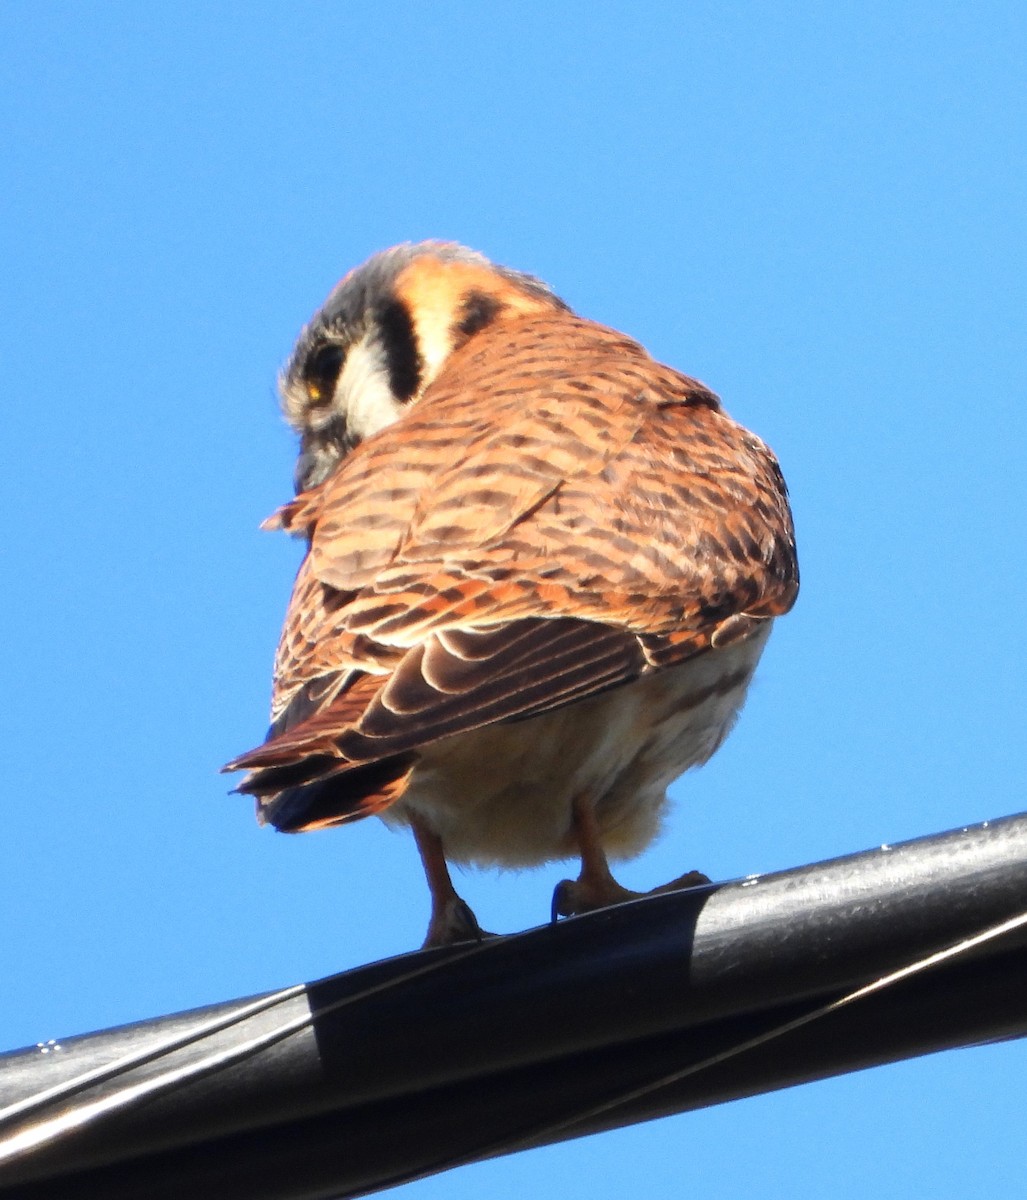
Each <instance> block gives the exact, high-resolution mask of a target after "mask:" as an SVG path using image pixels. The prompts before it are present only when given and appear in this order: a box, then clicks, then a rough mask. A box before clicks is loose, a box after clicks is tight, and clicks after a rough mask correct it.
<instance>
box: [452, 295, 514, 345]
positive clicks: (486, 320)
mask: <svg viewBox="0 0 1027 1200" xmlns="http://www.w3.org/2000/svg"><path fill="white" fill-rule="evenodd" d="M502 310H503V302H502V300H497V299H496V297H495V296H490V295H489V294H488V292H468V293H467V295H466V296H465V297H464V301H463V304H462V305H461V306H460V317H459V320H457V322H456V324H455V325H454V326H453V332H454V333H455V334H456V339H455V340H456V341H457V342H464V341H466V340H467V338H469V337H471V335H472V334H475V333H477V332H478V331H479V330H480V329H484V328H485V326H486V325H491V324H492V322H493V321H494V320H495V319H496V317H498V316H499V314H500V312H502Z"/></svg>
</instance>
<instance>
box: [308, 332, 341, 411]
mask: <svg viewBox="0 0 1027 1200" xmlns="http://www.w3.org/2000/svg"><path fill="white" fill-rule="evenodd" d="M345 360H346V352H345V350H343V348H342V347H341V346H339V345H337V344H336V343H334V342H328V343H325V344H323V345H321V346H319V347H318V348H317V349H316V350H314V351H312V352H311V354H310V355H309V357H308V358H307V361H306V362H305V363H304V365H303V379H304V382H305V383H306V385H307V392H308V394H309V395H310V399H311V400H312V401H313V403H314V404H317V405H328V404H331V402H332V397H333V396H334V395H335V385H336V384H337V383H338V382H339V372H340V371H341V370H342V364H343V363H344V362H345Z"/></svg>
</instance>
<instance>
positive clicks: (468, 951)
mask: <svg viewBox="0 0 1027 1200" xmlns="http://www.w3.org/2000/svg"><path fill="white" fill-rule="evenodd" d="M1025 1033H1027V814H1022V815H1020V816H1016V817H1006V818H1003V819H1001V820H998V821H993V822H986V823H985V824H984V825H980V826H975V827H973V828H969V829H964V830H957V831H954V832H952V833H948V834H943V835H939V836H936V837H929V838H923V839H919V840H917V841H914V842H907V843H905V844H903V845H898V846H894V847H887V848H886V847H882V848H880V849H877V850H873V851H869V852H866V853H863V854H856V855H852V856H849V857H846V858H841V859H836V860H833V861H831V862H827V863H821V864H816V865H813V866H808V867H802V868H798V869H796V870H792V871H785V872H781V873H778V874H774V875H766V876H760V877H758V878H753V879H748V880H741V881H737V882H734V883H728V884H723V885H711V886H710V887H706V888H701V889H695V890H692V891H689V892H681V893H677V894H671V895H666V896H659V897H652V898H648V899H645V900H640V901H635V902H632V903H629V904H624V905H620V906H618V907H616V908H613V909H607V910H604V911H602V912H599V913H594V914H591V915H590V916H587V917H577V918H574V919H573V920H570V921H566V922H563V923H561V924H560V925H556V926H548V927H544V928H541V929H536V930H531V931H529V932H527V933H524V934H519V935H516V936H512V937H505V938H496V939H490V940H488V941H485V942H483V943H482V944H481V945H471V946H466V947H457V948H450V949H446V950H438V951H430V952H421V953H416V954H411V955H406V956H404V957H402V958H397V959H391V960H388V961H385V962H379V963H374V964H371V965H370V966H367V967H362V968H359V969H358V970H354V971H348V972H345V973H343V974H341V975H336V976H332V977H331V978H328V979H324V980H321V981H319V982H317V983H312V984H308V985H305V986H297V987H293V988H287V989H284V990H283V991H280V992H275V993H270V994H268V995H266V996H261V997H256V998H254V999H250V1000H241V1001H234V1002H230V1003H227V1004H220V1005H215V1006H213V1007H211V1008H206V1009H202V1010H197V1011H194V1012H190V1013H183V1014H179V1015H176V1016H170V1017H164V1018H160V1019H157V1020H152V1021H144V1022H141V1023H139V1024H137V1025H131V1026H125V1027H123V1028H120V1029H113V1030H108V1031H105V1032H102V1033H94V1034H87V1035H85V1036H82V1037H75V1038H71V1039H68V1040H66V1041H63V1042H61V1043H60V1049H59V1050H58V1049H56V1048H54V1046H48V1047H44V1048H42V1049H41V1048H39V1047H36V1048H33V1049H29V1050H23V1051H19V1052H15V1053H12V1054H7V1055H2V1056H0V1197H15V1196H16V1197H18V1198H19V1200H21V1198H24V1200H33V1198H35V1197H43V1196H48V1197H52V1196H54V1195H58V1194H59V1195H60V1196H61V1197H62V1198H63V1200H81V1198H84V1197H92V1196H100V1195H102V1196H104V1197H105V1198H107V1200H121V1198H126V1200H127V1198H128V1197H133V1198H134V1197H138V1196H141V1195H145V1196H147V1197H148V1198H152V1200H161V1198H165V1197H166V1198H170V1197H180V1196H181V1195H183V1194H185V1193H187V1192H189V1191H190V1190H192V1191H194V1192H195V1193H196V1194H198V1195H217V1196H218V1197H224V1198H226V1200H232V1198H233V1197H240V1198H242V1197H245V1198H246V1200H301V1198H302V1200H318V1198H325V1200H327V1198H329V1197H347V1196H356V1195H362V1194H364V1193H367V1192H371V1191H375V1190H378V1189H380V1188H384V1187H389V1186H393V1185H395V1184H397V1183H400V1182H403V1181H404V1180H409V1179H413V1178H416V1177H418V1176H421V1175H424V1174H429V1173H431V1172H433V1171H439V1170H444V1169H446V1168H448V1167H450V1166H454V1165H456V1164H458V1163H462V1162H468V1161H473V1160H475V1159H480V1158H484V1157H489V1156H492V1155H497V1154H503V1153H508V1152H511V1151H513V1150H518V1149H525V1148H528V1147H530V1146H535V1145H541V1144H544V1143H546V1142H551V1141H557V1140H561V1139H564V1138H569V1137H577V1136H581V1135H582V1134H586V1133H593V1132H596V1131H598V1130H602V1129H608V1128H612V1127H615V1126H619V1125H625V1124H630V1123H633V1122H636V1121H641V1120H648V1119H651V1118H653V1117H657V1116H663V1115H666V1114H669V1113H672V1112H680V1111H683V1110H686V1109H692V1108H697V1107H701V1106H704V1105H708V1104H714V1103H720V1102H722V1101H725V1100H730V1099H735V1098H738V1097H741V1096H746V1095H751V1094H754V1093H756V1092H760V1091H769V1090H772V1089H774V1088H780V1087H786V1086H790V1085H792V1084H796V1083H801V1082H804V1081H808V1080H812V1079H816V1078H821V1077H824V1076H827V1075H833V1074H837V1073H840V1072H844V1071H851V1070H857V1069H860V1068H862V1067H867V1066H871V1065H875V1064H878V1063H883V1062H890V1061H894V1060H896V1059H900V1058H907V1057H912V1056H914V1055H918V1054H923V1053H928V1052H930V1051H935V1050H941V1049H945V1048H949V1047H953V1046H959V1045H967V1044H971V1043H978V1042H983V1041H992V1040H996V1039H1000V1038H1008V1037H1018V1036H1023V1035H1024V1034H1025ZM43 1050H45V1051H46V1052H45V1053H44V1052H43ZM58 1189H59V1190H58Z"/></svg>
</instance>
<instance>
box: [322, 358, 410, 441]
mask: <svg viewBox="0 0 1027 1200" xmlns="http://www.w3.org/2000/svg"><path fill="white" fill-rule="evenodd" d="M332 407H333V408H334V409H335V411H336V412H338V413H341V414H342V415H343V416H344V417H345V420H346V429H347V432H348V433H349V434H350V436H351V437H352V438H353V439H354V441H363V440H364V438H368V437H370V436H371V435H372V434H374V433H377V432H378V431H379V430H380V429H384V428H385V427H386V425H391V424H392V422H393V421H395V420H396V418H397V417H398V416H399V415H400V414H401V413H402V412H403V409H404V407H405V405H403V404H400V403H399V401H398V400H397V399H396V397H395V396H394V395H393V394H392V389H391V388H390V387H389V372H388V368H387V366H386V363H385V354H384V352H383V350H382V348H381V347H380V346H377V345H375V344H373V343H369V342H368V339H367V338H366V337H365V338H362V339H361V340H360V341H359V342H357V344H356V345H355V346H353V347H352V348H351V349H350V351H349V353H348V354H347V355H346V363H345V365H344V366H343V369H342V374H341V375H340V376H339V382H338V383H337V384H336V385H335V403H334V404H333V406H332Z"/></svg>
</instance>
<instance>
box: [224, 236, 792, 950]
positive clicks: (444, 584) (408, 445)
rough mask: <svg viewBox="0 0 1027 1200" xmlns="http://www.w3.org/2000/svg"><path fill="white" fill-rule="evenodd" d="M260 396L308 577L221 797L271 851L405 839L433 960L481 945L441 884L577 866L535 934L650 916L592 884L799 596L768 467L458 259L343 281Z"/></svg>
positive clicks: (544, 311)
mask: <svg viewBox="0 0 1027 1200" xmlns="http://www.w3.org/2000/svg"><path fill="white" fill-rule="evenodd" d="M279 390H280V394H281V399H282V407H283V411H284V415H285V418H286V420H287V421H288V423H289V424H290V425H291V427H292V428H293V430H294V431H295V432H296V434H298V436H299V452H298V458H297V464H296V471H295V481H294V482H295V495H294V497H293V499H291V500H289V501H288V502H287V503H285V504H284V505H283V506H282V507H281V508H280V509H279V510H278V511H277V512H276V513H275V514H274V515H273V516H272V517H270V518H269V519H268V520H267V521H266V522H265V523H264V524H265V527H266V528H272V529H280V530H284V531H286V532H287V533H289V534H292V535H293V536H295V537H297V538H299V539H302V540H303V541H304V542H305V543H306V554H305V557H304V558H303V561H302V563H301V565H300V567H299V571H298V574H297V576H296V580H295V584H294V587H293V591H292V596H291V599H290V602H289V605H288V610H287V614H286V617H285V622H284V627H283V630H282V634H281V640H280V642H279V646H278V650H277V654H276V658H275V665H274V679H273V698H272V706H271V725H270V729H269V731H268V733H267V738H266V740H265V742H264V743H263V744H262V745H260V746H258V747H257V748H255V749H253V750H250V751H248V752H247V753H245V754H242V755H240V756H238V757H237V758H235V759H234V760H233V761H232V762H230V763H229V764H227V766H226V767H225V768H224V769H225V770H226V771H245V772H246V774H245V776H244V777H243V779H242V782H241V783H240V784H239V786H238V788H237V789H236V790H237V791H239V792H242V793H245V794H249V795H251V796H253V797H254V798H255V799H256V806H257V815H258V819H259V820H260V821H261V822H262V823H264V824H269V825H271V826H273V827H275V828H276V829H278V830H281V831H284V832H302V831H308V830H315V829H323V828H327V827H331V826H335V825H344V824H347V823H349V822H352V821H356V820H359V819H361V818H365V817H368V816H371V815H377V816H378V817H380V818H381V819H382V820H384V821H385V823H386V824H387V825H390V826H400V827H408V828H409V829H410V830H411V831H412V833H413V838H414V841H415V843H416V846H417V849H418V851H419V853H420V857H421V860H422V863H423V867H424V872H425V876H426V878H427V883H428V888H429V892H430V900H431V908H430V917H429V923H428V932H427V937H426V939H425V942H424V945H425V947H435V946H442V945H448V944H452V943H458V942H463V941H469V940H481V938H483V937H484V936H486V934H485V933H484V931H483V930H482V929H481V927H480V926H479V924H478V921H477V919H476V917H475V915H474V913H473V912H472V910H471V908H470V907H469V905H468V904H467V903H466V901H465V900H464V899H463V898H462V897H461V896H460V895H459V893H458V892H457V890H456V887H455V885H454V883H453V879H452V875H451V872H450V869H449V868H450V864H459V865H469V866H476V867H497V866H498V867H503V868H522V867H532V866H537V865H540V864H543V863H548V862H559V861H564V860H567V859H578V860H580V871H579V873H578V876H577V878H574V879H566V880H564V881H563V882H561V883H560V884H559V885H558V886H557V888H556V890H555V892H554V894H553V898H552V904H551V914H552V917H553V919H554V920H556V919H558V918H560V917H572V916H577V915H580V914H583V913H587V912H591V911H594V910H596V909H600V908H604V907H606V906H608V905H611V904H617V903H621V902H623V901H626V900H630V899H634V898H636V897H638V896H639V895H647V894H651V893H638V892H634V891H630V890H629V889H627V888H625V887H623V886H622V885H621V884H620V883H619V882H618V881H617V880H616V878H615V876H614V875H613V872H612V869H611V867H610V862H611V861H615V860H623V859H627V858H631V857H634V856H636V855H638V854H639V853H640V852H641V851H642V850H644V849H645V848H646V847H647V846H648V845H649V844H650V843H651V842H652V841H653V840H654V839H655V838H656V837H657V836H658V834H659V833H660V832H661V829H662V826H663V823H664V818H665V815H666V810H667V806H668V801H667V788H668V786H669V784H670V783H671V782H673V781H674V780H675V779H676V778H677V777H678V776H679V775H681V774H682V773H683V772H684V771H685V770H686V769H688V768H690V767H693V766H697V765H700V764H702V763H704V762H705V761H706V760H708V759H709V757H710V756H711V755H712V754H713V753H714V752H715V751H716V750H717V748H718V747H719V746H720V745H721V743H722V742H723V740H724V738H725V737H726V736H727V734H728V732H729V730H730V729H731V727H732V725H733V723H734V721H735V719H736V716H737V714H738V712H739V710H740V708H741V706H742V703H743V701H744V698H745V695H746V690H747V688H748V685H749V683H750V680H751V678H752V675H753V672H754V671H755V669H756V665H757V662H758V661H759V658H760V655H761V653H762V651H763V648H764V646H765V644H766V641H767V637H768V635H769V633H770V629H771V626H772V624H773V622H774V620H775V619H776V618H777V617H779V616H781V615H783V614H784V613H786V612H787V611H788V610H789V609H790V608H791V607H792V605H793V603H794V601H795V598H796V595H797V592H798V586H799V576H798V566H797V559H796V550H795V536H794V530H793V523H792V517H791V512H790V508H789V503H788V494H787V489H786V486H785V482H784V479H783V476H782V473H781V469H780V467H779V465H778V462H777V459H776V458H775V457H774V455H773V454H772V452H771V451H770V450H769V449H768V447H767V446H766V445H765V444H764V443H763V442H762V441H761V440H760V439H759V438H758V437H756V436H755V435H754V434H752V433H750V432H749V431H748V430H746V429H745V428H744V427H743V426H741V425H740V424H738V423H737V422H736V421H734V420H732V419H731V418H730V417H729V416H728V415H727V414H726V413H725V411H724V409H723V407H722V405H721V402H720V400H719V398H718V397H717V396H716V395H715V394H714V393H713V392H712V391H710V390H709V388H707V387H706V386H705V385H704V384H702V383H700V382H698V381H697V380H695V379H692V378H690V377H688V376H686V375H683V374H681V373H679V372H678V371H676V370H674V369H672V368H670V367H667V366H664V365H662V364H660V363H659V362H657V361H656V360H655V359H654V358H652V357H651V356H650V355H649V353H648V352H647V351H646V350H645V349H644V348H643V347H642V345H641V344H640V343H639V342H637V341H636V340H634V339H633V338H631V337H629V336H627V335H625V334H623V333H620V332H617V331H616V330H614V329H612V328H608V327H607V326H604V325H602V324H599V323H597V322H595V321H592V320H589V319H586V318H584V317H581V316H578V315H577V314H576V313H575V312H573V311H572V309H571V308H570V306H569V305H568V304H567V303H566V302H565V301H563V300H562V299H561V298H560V297H559V296H558V295H557V294H556V292H555V291H553V289H552V288H550V287H549V285H547V284H546V283H543V282H542V281H541V280H540V279H538V278H536V277H534V276H533V275H529V274H525V273H523V272H520V271H517V270H513V269H511V268H508V267H504V266H500V265H497V264H495V263H493V262H492V261H490V260H489V259H488V258H486V257H485V256H484V255H482V254H480V253H478V252H476V251H473V250H470V249H468V248H466V247H464V246H462V245H459V244H457V243H454V242H445V241H429V242H419V243H404V244H402V245H398V246H395V247H393V248H391V249H388V250H385V251H382V252H379V253H377V254H375V255H373V256H372V257H371V258H369V259H368V260H367V261H366V262H365V263H364V264H363V265H362V266H359V267H357V268H355V269H354V270H352V271H350V272H349V273H348V274H347V275H345V276H344V277H343V279H342V280H341V281H340V282H339V283H338V284H337V285H336V286H335V287H334V289H333V290H332V291H331V293H330V294H329V295H328V297H327V299H326V300H325V302H324V304H323V306H322V307H321V308H320V310H319V311H318V312H317V313H316V314H315V315H314V316H313V318H312V319H311V320H310V321H309V323H308V324H307V325H306V326H305V327H304V328H303V330H302V332H301V333H300V336H299V339H298V341H297V343H296V345H295V348H294V349H293V351H292V354H291V356H290V357H289V359H288V361H287V363H286V365H285V367H284V368H283V370H282V373H281V376H280V379H279ZM703 883H709V880H708V879H707V878H706V876H704V875H702V874H701V873H699V872H697V871H686V872H684V873H683V874H682V875H681V876H680V877H679V878H677V879H674V880H672V881H670V882H669V883H666V884H664V885H662V886H661V887H657V888H654V889H653V892H655V893H660V892H666V891H670V890H675V889H679V888H687V887H692V886H696V885H699V884H703Z"/></svg>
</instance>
